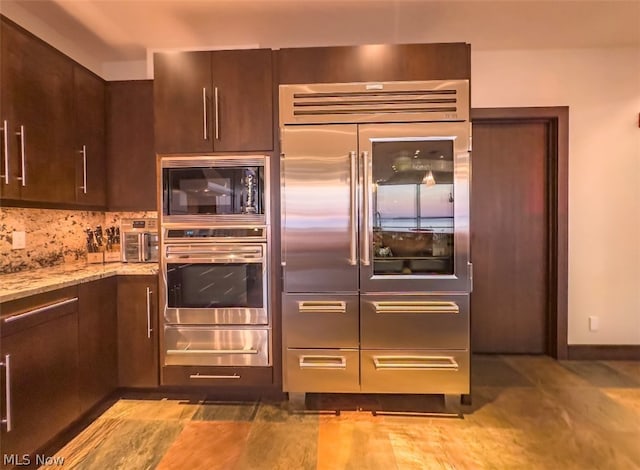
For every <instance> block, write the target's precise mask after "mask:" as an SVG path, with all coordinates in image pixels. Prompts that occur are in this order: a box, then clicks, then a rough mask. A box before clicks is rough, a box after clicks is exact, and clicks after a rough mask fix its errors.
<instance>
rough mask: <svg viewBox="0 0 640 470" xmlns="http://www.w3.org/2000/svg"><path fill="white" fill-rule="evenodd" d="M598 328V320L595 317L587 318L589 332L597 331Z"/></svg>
mask: <svg viewBox="0 0 640 470" xmlns="http://www.w3.org/2000/svg"><path fill="white" fill-rule="evenodd" d="M598 328H600V319H599V318H598V317H596V316H595V315H592V316H590V317H589V331H598Z"/></svg>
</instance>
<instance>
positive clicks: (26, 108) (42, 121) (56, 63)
mask: <svg viewBox="0 0 640 470" xmlns="http://www.w3.org/2000/svg"><path fill="white" fill-rule="evenodd" d="M1 28H2V96H1V102H2V106H1V108H2V116H0V122H2V127H3V130H4V132H3V136H2V139H3V141H2V157H3V158H2V178H1V184H0V195H1V197H2V198H3V199H17V200H22V201H35V202H48V203H69V202H73V201H74V199H75V163H76V162H75V155H74V154H73V152H72V148H73V131H72V126H73V100H72V99H71V97H72V94H73V66H72V63H71V61H70V60H69V59H68V58H67V57H65V56H63V55H61V54H59V53H57V51H55V50H54V49H53V48H51V47H50V46H48V45H47V44H45V43H43V42H42V41H40V40H38V39H37V38H35V37H33V36H31V35H30V34H29V33H27V32H25V31H24V30H22V29H21V28H19V27H18V26H16V25H14V24H13V23H10V22H8V21H6V20H5V19H3V20H2V24H1Z"/></svg>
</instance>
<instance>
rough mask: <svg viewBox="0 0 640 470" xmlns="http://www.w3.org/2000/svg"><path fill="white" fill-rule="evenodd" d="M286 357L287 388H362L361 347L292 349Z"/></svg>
mask: <svg viewBox="0 0 640 470" xmlns="http://www.w3.org/2000/svg"><path fill="white" fill-rule="evenodd" d="M285 361H286V363H285V366H284V383H283V387H284V391H285V392H311V393H313V392H332V393H347V392H359V391H360V378H359V373H360V363H359V353H358V350H357V349H288V350H286V354H285Z"/></svg>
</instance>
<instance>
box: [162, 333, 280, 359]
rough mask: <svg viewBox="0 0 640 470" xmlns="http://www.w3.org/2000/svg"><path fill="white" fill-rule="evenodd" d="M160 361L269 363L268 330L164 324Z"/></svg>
mask: <svg viewBox="0 0 640 470" xmlns="http://www.w3.org/2000/svg"><path fill="white" fill-rule="evenodd" d="M164 346H165V357H164V365H165V366H169V365H175V366H267V365H270V362H271V355H270V354H269V330H268V329H266V328H264V329H257V328H255V329H249V328H245V329H227V328H215V327H183V326H165V328H164Z"/></svg>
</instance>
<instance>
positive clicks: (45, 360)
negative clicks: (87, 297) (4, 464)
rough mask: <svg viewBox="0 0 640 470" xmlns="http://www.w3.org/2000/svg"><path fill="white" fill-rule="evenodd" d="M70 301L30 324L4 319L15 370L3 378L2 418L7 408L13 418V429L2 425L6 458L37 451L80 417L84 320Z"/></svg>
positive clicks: (6, 352)
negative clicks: (80, 338)
mask: <svg viewBox="0 0 640 470" xmlns="http://www.w3.org/2000/svg"><path fill="white" fill-rule="evenodd" d="M69 300H70V302H69V303H65V304H64V305H60V306H58V307H51V308H49V309H46V311H41V313H33V314H30V315H28V316H26V315H25V317H24V320H22V319H18V320H15V321H12V322H11V323H7V322H6V321H4V320H3V324H2V327H3V336H2V346H1V348H0V350H1V354H0V359H1V360H2V361H3V362H4V363H5V364H6V362H7V357H9V361H8V362H9V365H10V366H9V368H8V370H7V368H6V366H5V367H3V368H2V374H1V376H2V379H1V382H2V383H1V385H0V386H1V387H2V388H1V390H2V393H1V396H2V417H3V419H4V418H6V417H7V408H9V411H10V413H9V414H10V415H11V430H9V431H8V430H7V426H4V425H3V426H2V435H1V442H2V453H3V455H5V456H6V455H10V454H18V455H23V454H29V453H32V452H35V451H36V450H37V449H39V448H40V447H42V446H44V445H45V444H46V443H47V442H48V441H50V440H51V439H52V438H54V437H55V436H56V435H57V434H58V433H59V432H60V431H62V430H63V429H64V428H65V427H67V426H68V425H70V424H71V423H72V422H73V421H74V420H75V419H77V417H78V414H79V402H78V316H77V303H76V302H75V301H74V300H71V299H69ZM63 302H64V301H63ZM31 311H33V310H31ZM3 313H4V305H3ZM25 313H26V312H25ZM20 323H23V324H24V326H25V327H24V328H22V325H19V324H20ZM7 376H8V377H9V384H10V386H9V388H10V393H9V394H6V393H5V390H6V387H7V384H6V382H5V378H6V377H7Z"/></svg>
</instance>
